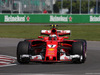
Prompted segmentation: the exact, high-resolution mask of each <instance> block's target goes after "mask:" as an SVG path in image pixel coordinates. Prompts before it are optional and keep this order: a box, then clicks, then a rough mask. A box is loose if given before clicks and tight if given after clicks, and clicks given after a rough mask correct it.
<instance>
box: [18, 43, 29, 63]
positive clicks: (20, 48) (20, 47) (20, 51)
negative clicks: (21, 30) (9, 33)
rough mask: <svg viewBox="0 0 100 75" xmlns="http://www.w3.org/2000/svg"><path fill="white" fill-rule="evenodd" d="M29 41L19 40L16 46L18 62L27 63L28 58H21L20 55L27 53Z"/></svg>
mask: <svg viewBox="0 0 100 75" xmlns="http://www.w3.org/2000/svg"><path fill="white" fill-rule="evenodd" d="M29 45H30V44H29V42H28V41H20V42H19V43H18V46H17V61H18V62H19V63H20V64H28V63H29V61H30V58H28V57H27V58H21V55H23V54H28V53H29Z"/></svg>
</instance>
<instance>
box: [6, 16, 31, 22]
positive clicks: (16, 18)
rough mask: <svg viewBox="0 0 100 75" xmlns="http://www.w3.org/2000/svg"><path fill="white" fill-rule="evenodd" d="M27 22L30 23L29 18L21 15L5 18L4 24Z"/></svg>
mask: <svg viewBox="0 0 100 75" xmlns="http://www.w3.org/2000/svg"><path fill="white" fill-rule="evenodd" d="M26 21H30V17H29V16H19V15H16V16H15V15H14V16H13V15H10V16H8V15H5V16H4V22H26Z"/></svg>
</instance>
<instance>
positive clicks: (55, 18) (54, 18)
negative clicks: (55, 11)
mask: <svg viewBox="0 0 100 75" xmlns="http://www.w3.org/2000/svg"><path fill="white" fill-rule="evenodd" d="M71 21H72V17H71V16H70V17H68V16H50V22H71Z"/></svg>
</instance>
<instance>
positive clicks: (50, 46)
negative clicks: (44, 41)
mask: <svg viewBox="0 0 100 75" xmlns="http://www.w3.org/2000/svg"><path fill="white" fill-rule="evenodd" d="M48 47H49V48H54V47H56V45H48Z"/></svg>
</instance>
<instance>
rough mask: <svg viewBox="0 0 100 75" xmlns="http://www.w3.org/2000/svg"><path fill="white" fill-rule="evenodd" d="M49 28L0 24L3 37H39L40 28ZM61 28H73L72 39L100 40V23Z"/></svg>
mask: <svg viewBox="0 0 100 75" xmlns="http://www.w3.org/2000/svg"><path fill="white" fill-rule="evenodd" d="M45 29H47V30H49V29H50V27H49V26H40V25H39V26H32V25H21V26H19V25H7V26H5V25H4V26H3V25H1V26H0V37H1V38H28V39H30V38H37V37H38V36H39V35H40V30H45ZM58 29H59V30H71V31H72V34H71V39H86V40H90V41H100V25H67V26H62V27H61V26H60V27H58Z"/></svg>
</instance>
